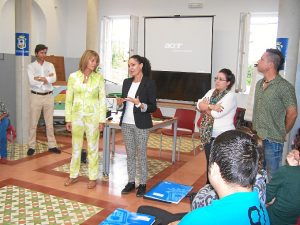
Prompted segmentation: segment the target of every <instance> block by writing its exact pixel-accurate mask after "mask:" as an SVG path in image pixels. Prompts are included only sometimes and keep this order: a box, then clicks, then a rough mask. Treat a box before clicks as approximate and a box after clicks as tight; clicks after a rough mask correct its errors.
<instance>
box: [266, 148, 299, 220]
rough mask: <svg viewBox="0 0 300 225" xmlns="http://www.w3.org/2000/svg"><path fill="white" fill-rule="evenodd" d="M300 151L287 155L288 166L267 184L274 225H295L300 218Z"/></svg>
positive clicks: (271, 217)
mask: <svg viewBox="0 0 300 225" xmlns="http://www.w3.org/2000/svg"><path fill="white" fill-rule="evenodd" d="M299 149H300V146H298V150H296V149H294V150H292V151H291V152H290V153H289V154H288V155H287V163H288V165H285V166H282V167H279V169H278V170H277V172H276V173H274V176H273V177H272V180H271V181H270V182H269V183H268V184H267V199H266V200H267V203H268V207H267V210H268V213H269V216H270V221H271V224H272V225H295V224H296V223H297V219H298V218H300V194H299V191H300V156H299Z"/></svg>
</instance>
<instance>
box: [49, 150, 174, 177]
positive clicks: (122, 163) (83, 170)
mask: <svg viewBox="0 0 300 225" xmlns="http://www.w3.org/2000/svg"><path fill="white" fill-rule="evenodd" d="M111 160H112V161H118V164H119V166H118V168H116V169H118V170H119V168H126V163H127V162H126V155H123V154H117V153H115V154H114V155H113V156H111ZM113 164H114V163H113V162H111V165H113ZM137 164H138V162H137ZM99 165H100V166H99V168H100V170H101V168H102V153H100V154H99ZM170 165H172V163H171V162H168V161H164V160H160V159H153V158H148V179H151V178H152V177H153V176H155V175H156V174H158V173H160V172H161V171H163V170H164V169H166V168H167V167H169V166H170ZM110 168H111V171H110V175H111V174H115V171H114V169H115V168H114V166H111V167H110ZM53 170H55V171H59V172H64V173H69V172H70V163H67V164H64V165H61V166H59V167H56V168H54V169H53ZM125 171H126V169H125ZM116 174H118V173H116ZM79 176H86V177H88V164H84V163H81V167H80V171H79ZM137 178H139V171H137ZM98 179H100V180H108V178H107V177H103V175H102V174H101V173H99V177H98Z"/></svg>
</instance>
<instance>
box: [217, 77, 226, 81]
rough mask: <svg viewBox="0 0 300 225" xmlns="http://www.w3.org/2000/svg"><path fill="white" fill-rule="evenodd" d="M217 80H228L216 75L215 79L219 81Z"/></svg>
mask: <svg viewBox="0 0 300 225" xmlns="http://www.w3.org/2000/svg"><path fill="white" fill-rule="evenodd" d="M217 80H219V81H227V80H226V79H222V78H220V77H215V81H217Z"/></svg>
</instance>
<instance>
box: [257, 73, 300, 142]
mask: <svg viewBox="0 0 300 225" xmlns="http://www.w3.org/2000/svg"><path fill="white" fill-rule="evenodd" d="M290 106H296V107H297V99H296V95H295V87H294V86H293V85H292V84H290V83H289V82H288V81H287V80H285V79H283V78H282V77H281V76H280V75H277V76H276V78H275V79H274V80H272V81H271V82H270V83H269V86H268V87H267V88H266V89H265V90H263V79H262V80H259V81H258V82H257V84H256V89H255V98H254V108H253V128H254V129H255V130H256V131H257V134H258V136H260V137H261V138H262V139H269V140H271V141H275V142H279V143H283V142H284V139H285V135H286V130H285V116H286V110H287V108H288V107H290Z"/></svg>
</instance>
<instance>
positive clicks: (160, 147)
mask: <svg viewBox="0 0 300 225" xmlns="http://www.w3.org/2000/svg"><path fill="white" fill-rule="evenodd" d="M161 149H162V133H160V142H159V157H161Z"/></svg>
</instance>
